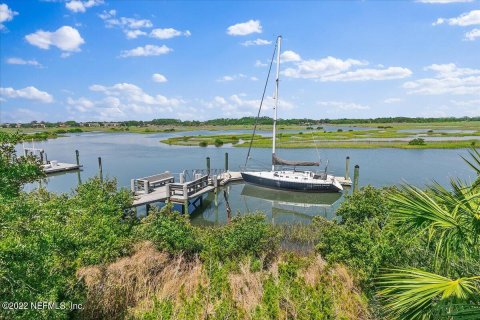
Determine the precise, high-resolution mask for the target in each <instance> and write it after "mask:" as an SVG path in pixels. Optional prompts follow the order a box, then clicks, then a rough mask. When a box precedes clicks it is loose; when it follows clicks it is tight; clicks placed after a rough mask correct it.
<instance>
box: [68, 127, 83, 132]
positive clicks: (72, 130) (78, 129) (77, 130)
mask: <svg viewBox="0 0 480 320" xmlns="http://www.w3.org/2000/svg"><path fill="white" fill-rule="evenodd" d="M67 132H69V133H79V132H83V130H82V129H80V128H72V129H68V130H67Z"/></svg>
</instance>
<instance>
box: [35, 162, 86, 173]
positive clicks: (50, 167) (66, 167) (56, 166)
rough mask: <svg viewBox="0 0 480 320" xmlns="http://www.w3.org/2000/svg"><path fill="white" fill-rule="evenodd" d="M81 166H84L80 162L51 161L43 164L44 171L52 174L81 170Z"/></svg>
mask: <svg viewBox="0 0 480 320" xmlns="http://www.w3.org/2000/svg"><path fill="white" fill-rule="evenodd" d="M80 168H82V165H79V164H74V163H64V162H56V161H50V162H49V163H47V164H44V165H43V172H45V173H46V174H52V173H59V172H66V171H73V170H80Z"/></svg>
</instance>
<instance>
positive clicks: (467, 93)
mask: <svg viewBox="0 0 480 320" xmlns="http://www.w3.org/2000/svg"><path fill="white" fill-rule="evenodd" d="M278 34H281V35H282V36H283V44H282V52H283V55H282V64H281V72H282V74H281V83H280V101H279V102H280V105H279V116H280V117H283V118H291V117H298V118H303V117H309V118H317V119H318V118H343V117H348V118H368V117H384V116H409V117H417V116H420V117H431V116H433V117H438V116H479V115H480V2H479V1H468V0H420V1H385V2H382V1H359V2H354V1H338V2H334V1H322V2H313V1H306V2H300V1H295V2H294V1H292V2H288V1H280V2H273V1H268V2H255V1H251V2H233V1H228V2H227V1H225V2H220V1H212V2H202V1H191V2H180V1H172V2H164V1H108V0H104V1H101V0H82V1H76V0H74V1H71V0H68V1H61V0H57V1H55V0H49V1H47V0H45V1H5V0H3V1H2V0H0V39H1V40H0V87H1V88H0V103H1V121H2V122H26V121H31V120H38V121H40V120H45V121H64V120H78V121H95V120H105V121H117V120H127V119H136V120H148V119H153V118H167V117H168V118H179V119H189V120H192V119H196V120H205V119H211V118H219V117H242V116H247V115H254V114H256V111H257V108H258V105H259V99H260V97H261V93H262V89H263V85H264V81H265V77H266V74H267V70H268V68H267V67H266V66H265V65H266V64H267V63H268V62H269V61H268V60H269V58H270V57H271V54H272V51H273V47H274V42H275V38H276V35H278ZM272 83H273V82H272ZM267 94H268V98H267V104H266V108H265V110H264V112H263V115H270V114H271V105H272V99H271V96H272V94H273V87H272V86H270V87H269V88H268V90H267Z"/></svg>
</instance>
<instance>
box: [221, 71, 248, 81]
mask: <svg viewBox="0 0 480 320" xmlns="http://www.w3.org/2000/svg"><path fill="white" fill-rule="evenodd" d="M243 78H247V76H246V75H244V74H243V73H238V74H234V75H231V76H230V75H227V76H223V77H221V78H220V79H217V81H218V82H227V81H233V80H237V79H243Z"/></svg>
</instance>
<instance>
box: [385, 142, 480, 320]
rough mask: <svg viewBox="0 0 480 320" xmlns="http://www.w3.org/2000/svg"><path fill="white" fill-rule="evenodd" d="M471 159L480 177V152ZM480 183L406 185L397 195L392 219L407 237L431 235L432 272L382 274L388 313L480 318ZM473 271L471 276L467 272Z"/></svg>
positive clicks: (406, 316) (403, 316)
mask: <svg viewBox="0 0 480 320" xmlns="http://www.w3.org/2000/svg"><path fill="white" fill-rule="evenodd" d="M470 157H471V159H468V160H467V159H465V161H466V162H467V163H468V165H470V166H471V167H472V168H473V169H474V170H475V172H476V173H477V174H478V175H479V177H480V153H479V152H478V151H477V150H475V149H473V148H472V150H470ZM479 182H480V179H478V178H477V180H476V181H475V182H473V183H465V182H462V181H460V180H454V179H452V180H451V181H450V186H451V190H447V189H445V188H444V187H442V186H440V185H439V184H437V183H435V184H433V185H431V186H429V187H428V188H427V189H426V190H425V191H422V190H420V189H418V188H416V187H414V186H411V185H405V186H402V187H401V189H400V190H399V191H398V192H396V193H394V194H393V195H392V196H391V201H392V203H393V209H392V215H391V218H392V220H393V222H394V223H395V224H396V225H397V226H399V227H400V228H401V229H400V230H402V229H403V230H404V231H405V235H406V236H418V237H425V238H426V240H427V242H426V243H427V245H428V246H429V247H431V248H432V249H433V250H434V253H435V259H434V263H433V265H432V266H431V270H429V271H422V270H418V269H413V268H396V269H391V270H388V271H387V272H386V273H385V274H383V275H382V276H380V279H379V284H380V286H381V287H382V290H381V291H380V292H379V297H380V299H381V300H383V302H384V310H385V313H386V314H387V315H389V316H391V317H392V318H397V319H439V318H442V319H480V304H479V303H480V282H479V280H480V243H479V237H480V183H479ZM466 273H469V274H466Z"/></svg>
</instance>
